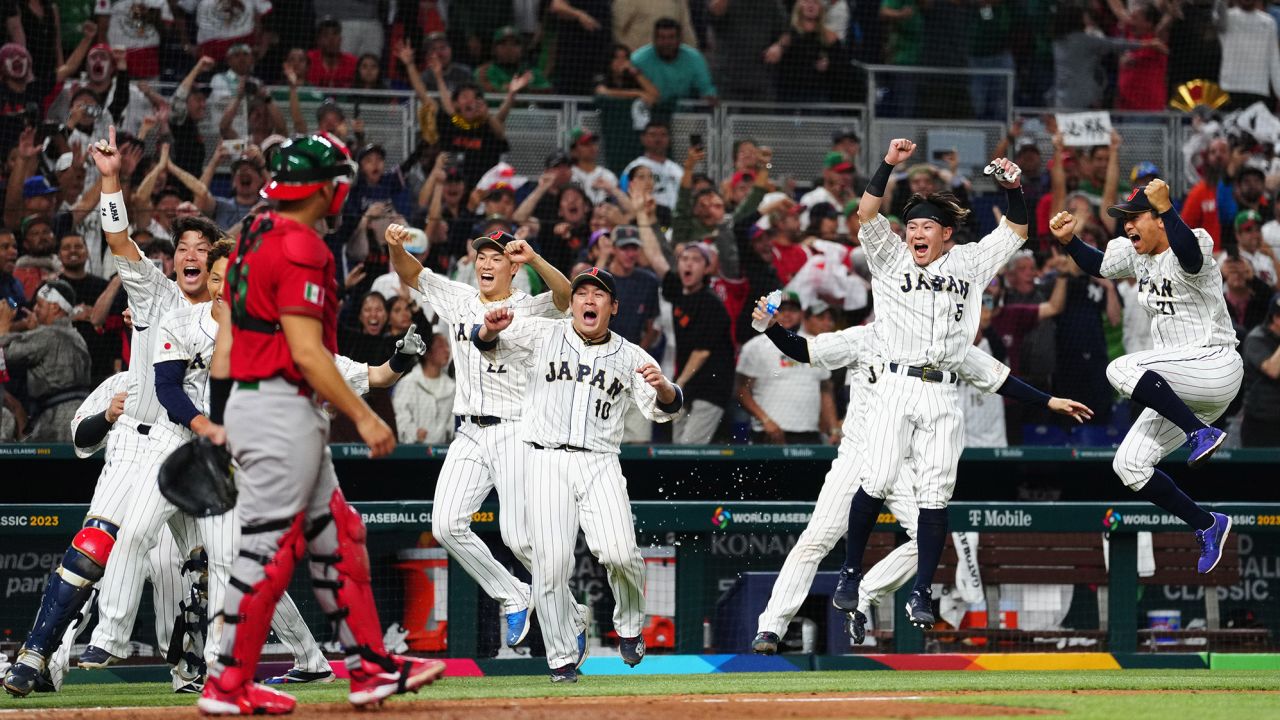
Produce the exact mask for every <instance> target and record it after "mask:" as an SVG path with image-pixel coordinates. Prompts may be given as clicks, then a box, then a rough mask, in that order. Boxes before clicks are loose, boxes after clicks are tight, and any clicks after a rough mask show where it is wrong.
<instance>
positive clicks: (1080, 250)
mask: <svg viewBox="0 0 1280 720" xmlns="http://www.w3.org/2000/svg"><path fill="white" fill-rule="evenodd" d="M1049 231H1050V232H1052V233H1053V236H1054V237H1055V238H1057V239H1058V243H1059V244H1060V245H1063V246H1064V247H1066V248H1067V254H1068V255H1070V256H1071V259H1072V260H1075V261H1076V264H1077V265H1079V266H1080V269H1081V270H1084V271H1085V272H1087V273H1089V274H1090V275H1092V276H1094V277H1102V258H1103V254H1102V251H1101V250H1099V249H1097V248H1093V247H1089V246H1088V245H1085V244H1084V241H1083V240H1081V239H1080V238H1078V237H1076V219H1075V217H1073V216H1072V215H1071V213H1069V212H1067V211H1065V210H1064V211H1062V212H1060V213H1058V214H1057V215H1054V216H1053V218H1052V219H1051V220H1049Z"/></svg>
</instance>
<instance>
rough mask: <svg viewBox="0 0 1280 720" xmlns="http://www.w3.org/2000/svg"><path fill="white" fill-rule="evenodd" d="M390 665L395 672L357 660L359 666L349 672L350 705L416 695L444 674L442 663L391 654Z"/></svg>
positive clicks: (362, 659) (375, 702)
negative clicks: (411, 693)
mask: <svg viewBox="0 0 1280 720" xmlns="http://www.w3.org/2000/svg"><path fill="white" fill-rule="evenodd" d="M391 662H392V663H393V664H394V665H395V667H396V668H397V669H396V670H395V671H391V672H388V671H387V670H386V669H384V668H383V667H382V666H381V665H378V664H377V663H374V662H370V661H368V660H365V659H364V658H361V659H360V667H359V668H357V669H355V670H352V671H351V692H350V694H348V695H347V699H348V700H350V701H351V704H352V705H356V706H362V705H374V704H377V703H380V702H382V701H383V700H385V699H387V698H388V697H391V696H392V695H399V694H401V693H407V692H417V691H418V688H420V687H422V686H423V685H430V684H431V683H432V682H433V681H435V679H436V678H438V677H440V676H441V675H443V674H444V667H445V666H444V663H443V662H441V661H439V660H422V659H419V658H411V657H404V656H403V655H392V656H391Z"/></svg>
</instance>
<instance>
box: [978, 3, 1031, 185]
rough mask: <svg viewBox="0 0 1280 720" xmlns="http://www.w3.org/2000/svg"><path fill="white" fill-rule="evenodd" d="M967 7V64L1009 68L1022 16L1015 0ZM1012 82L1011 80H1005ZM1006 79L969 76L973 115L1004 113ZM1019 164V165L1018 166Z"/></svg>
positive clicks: (996, 116) (997, 116)
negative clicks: (1014, 31)
mask: <svg viewBox="0 0 1280 720" xmlns="http://www.w3.org/2000/svg"><path fill="white" fill-rule="evenodd" d="M973 4H974V5H975V6H976V7H974V8H973V9H972V10H971V11H969V17H968V18H967V20H968V23H969V28H968V30H969V67H970V68H973V69H975V70H1013V69H1014V64H1013V43H1012V42H1011V40H1012V39H1013V29H1014V28H1015V27H1016V26H1017V25H1018V24H1019V23H1018V21H1019V20H1024V19H1025V18H1024V17H1021V16H1019V15H1018V14H1017V12H1016V11H1017V3H1016V2H1014V3H1010V2H1006V1H1005V0H977V2H975V3H973ZM1008 82H1012V80H1010V81H1008ZM1007 90H1008V88H1007V87H1006V80H1005V79H1004V78H1002V77H999V76H995V75H973V76H971V77H970V78H969V98H970V102H971V103H972V105H973V116H974V117H975V118H978V119H979V120H999V119H1001V118H1003V117H1006V113H1007V112H1008V109H1007V108H1006V105H1007V103H1008V101H1007V100H1006V99H1005V98H1006V97H1007V95H1005V93H1006V92H1007ZM1019 167H1021V166H1019Z"/></svg>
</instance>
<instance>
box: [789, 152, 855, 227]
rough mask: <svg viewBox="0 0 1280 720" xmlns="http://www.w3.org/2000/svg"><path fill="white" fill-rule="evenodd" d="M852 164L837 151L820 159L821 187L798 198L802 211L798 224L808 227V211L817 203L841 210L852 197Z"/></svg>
mask: <svg viewBox="0 0 1280 720" xmlns="http://www.w3.org/2000/svg"><path fill="white" fill-rule="evenodd" d="M853 174H854V167H853V162H852V161H850V160H849V159H848V158H846V157H845V156H844V153H842V152H840V151H839V150H832V151H831V152H829V153H827V155H826V157H824V158H823V159H822V185H820V186H818V187H816V188H814V189H812V190H810V191H809V192H807V193H805V194H804V195H801V196H800V204H801V205H803V206H804V210H803V212H802V213H801V215H800V224H801V225H802V226H804V227H808V226H809V210H810V209H811V208H813V206H814V205H817V204H818V203H829V204H830V205H831V206H832V207H839V208H842V207H844V206H845V203H847V202H849V201H850V200H853V199H854V196H853Z"/></svg>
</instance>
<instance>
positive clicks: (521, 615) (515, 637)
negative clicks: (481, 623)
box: [507, 608, 529, 647]
mask: <svg viewBox="0 0 1280 720" xmlns="http://www.w3.org/2000/svg"><path fill="white" fill-rule="evenodd" d="M528 634H529V608H525V609H523V610H521V611H519V612H513V613H507V647H515V646H517V645H519V644H520V643H521V642H522V641H523V640H524V636H525V635H528Z"/></svg>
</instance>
